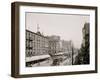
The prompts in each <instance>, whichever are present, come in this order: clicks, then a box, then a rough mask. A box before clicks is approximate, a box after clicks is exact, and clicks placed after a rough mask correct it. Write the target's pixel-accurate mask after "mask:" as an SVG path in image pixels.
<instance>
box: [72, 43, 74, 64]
mask: <svg viewBox="0 0 100 80" xmlns="http://www.w3.org/2000/svg"><path fill="white" fill-rule="evenodd" d="M73 55H74V51H73V44H72V65H73Z"/></svg>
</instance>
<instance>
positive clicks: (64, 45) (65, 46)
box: [61, 40, 72, 53]
mask: <svg viewBox="0 0 100 80" xmlns="http://www.w3.org/2000/svg"><path fill="white" fill-rule="evenodd" d="M61 51H62V52H66V53H72V41H65V40H62V41H61Z"/></svg>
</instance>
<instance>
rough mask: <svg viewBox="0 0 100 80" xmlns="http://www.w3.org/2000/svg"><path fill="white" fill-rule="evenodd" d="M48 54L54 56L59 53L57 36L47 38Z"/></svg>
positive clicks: (58, 38)
mask: <svg viewBox="0 0 100 80" xmlns="http://www.w3.org/2000/svg"><path fill="white" fill-rule="evenodd" d="M48 39H49V54H50V55H55V54H57V53H58V52H59V51H60V37H59V36H49V37H48Z"/></svg>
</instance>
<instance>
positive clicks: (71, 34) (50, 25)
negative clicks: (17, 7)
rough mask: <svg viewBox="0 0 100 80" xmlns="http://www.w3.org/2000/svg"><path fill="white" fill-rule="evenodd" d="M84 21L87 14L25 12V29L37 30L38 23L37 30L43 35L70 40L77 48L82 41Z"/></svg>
mask: <svg viewBox="0 0 100 80" xmlns="http://www.w3.org/2000/svg"><path fill="white" fill-rule="evenodd" d="M85 22H89V16H87V15H67V14H66V15H64V14H44V13H26V29H28V30H30V31H32V32H37V24H39V27H40V29H39V31H40V32H41V33H43V34H44V35H45V36H50V35H57V36H60V38H61V39H62V40H67V41H69V40H72V41H73V44H74V46H75V47H77V48H80V46H81V43H82V28H83V27H84V24H85Z"/></svg>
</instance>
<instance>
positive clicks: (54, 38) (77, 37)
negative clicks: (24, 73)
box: [25, 12, 90, 67]
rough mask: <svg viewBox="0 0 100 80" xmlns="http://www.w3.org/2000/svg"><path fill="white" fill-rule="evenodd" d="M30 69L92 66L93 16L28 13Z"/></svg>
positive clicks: (27, 46)
mask: <svg viewBox="0 0 100 80" xmlns="http://www.w3.org/2000/svg"><path fill="white" fill-rule="evenodd" d="M25 18H26V31H25V33H26V50H25V51H26V53H25V54H26V58H25V59H26V60H25V61H26V67H35V66H36V67H38V66H67V65H84V64H89V62H90V60H89V59H90V54H89V15H77V14H75V15H71V14H50V13H31V12H26V13H25Z"/></svg>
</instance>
